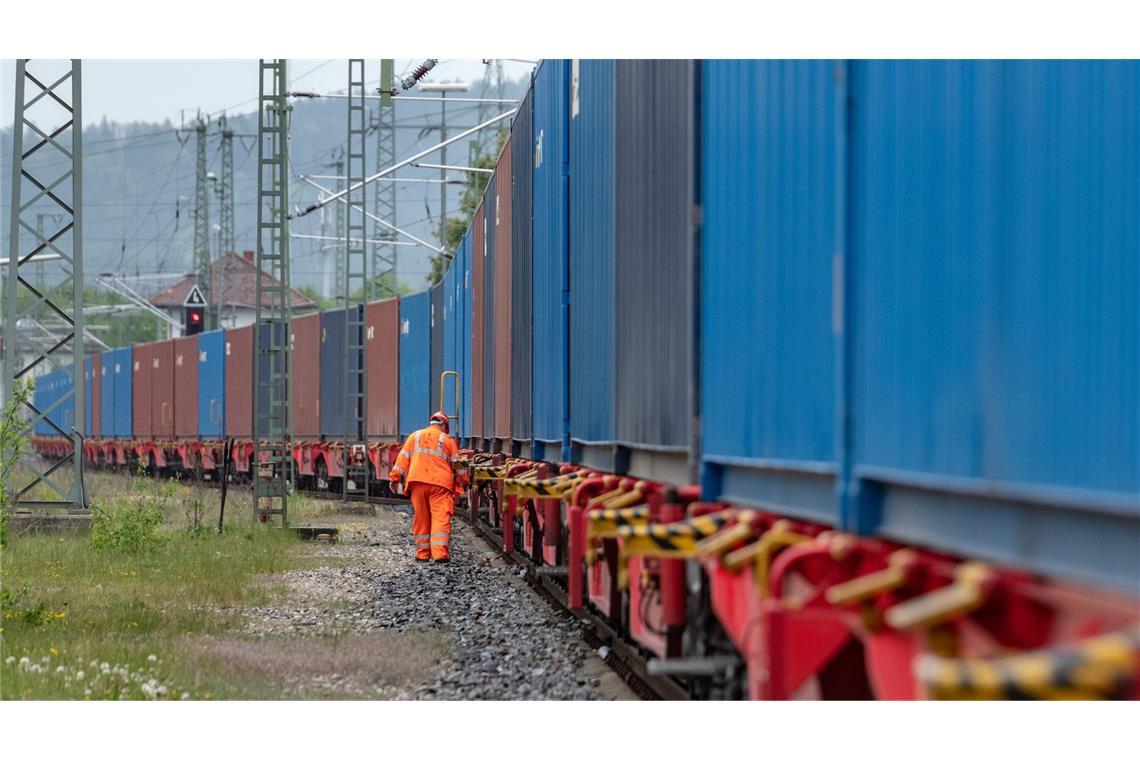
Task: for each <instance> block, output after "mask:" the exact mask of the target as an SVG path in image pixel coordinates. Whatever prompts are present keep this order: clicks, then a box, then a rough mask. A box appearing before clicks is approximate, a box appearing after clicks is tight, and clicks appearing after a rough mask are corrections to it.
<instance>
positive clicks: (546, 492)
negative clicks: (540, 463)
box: [503, 472, 582, 499]
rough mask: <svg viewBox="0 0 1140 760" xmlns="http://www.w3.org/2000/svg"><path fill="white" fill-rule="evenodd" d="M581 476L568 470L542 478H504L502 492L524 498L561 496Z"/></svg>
mask: <svg viewBox="0 0 1140 760" xmlns="http://www.w3.org/2000/svg"><path fill="white" fill-rule="evenodd" d="M581 477H582V474H581V473H578V472H570V473H567V474H565V475H557V476H555V477H552V478H546V479H544V480H538V479H537V478H534V477H526V476H525V475H524V476H522V477H518V478H504V479H503V493H505V494H508V495H510V494H513V495H516V496H521V497H522V498H524V499H549V498H562V496H563V494H565V493H566V491H568V490H570V489H571V488H573V487H574V485H575V484H576V483H577V482H578V481H579V480H580V479H581Z"/></svg>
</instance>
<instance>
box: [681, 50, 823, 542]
mask: <svg viewBox="0 0 1140 760" xmlns="http://www.w3.org/2000/svg"><path fill="white" fill-rule="evenodd" d="M833 79H834V64H833V63H830V62H826V61H739V60H717V61H704V62H702V82H701V213H702V226H701V230H702V237H701V257H702V258H701V277H702V288H701V322H700V324H701V341H700V347H701V348H700V350H701V357H700V361H701V368H702V369H701V438H702V458H701V459H702V466H703V474H702V479H703V485H704V489H705V493H704V496H705V498H711V499H729V500H732V501H734V502H737V503H742V504H756V505H759V504H765V503H768V504H773V503H775V504H779V505H780V506H781V508H782V510H783V511H785V512H787V513H788V514H792V515H798V516H801V517H807V518H810V519H814V520H819V521H821V522H825V523H831V522H834V517H835V495H834V494H835V482H834V476H835V455H834V437H835V436H834V427H833V425H834V406H833V399H834V387H835V386H834V363H833V354H834V338H833V336H832V331H831V266H832V264H831V262H832V257H833V256H834V253H835V250H836V249H835V245H836V242H835V202H834V198H835V192H834V186H835V168H836V166H835V162H836V132H835V99H836V94H835V85H834V81H833Z"/></svg>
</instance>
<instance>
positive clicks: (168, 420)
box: [149, 340, 198, 440]
mask: <svg viewBox="0 0 1140 760" xmlns="http://www.w3.org/2000/svg"><path fill="white" fill-rule="evenodd" d="M150 356H151V362H150V377H149V382H150V384H151V390H150V414H151V420H150V427H151V435H153V436H154V437H155V438H156V439H159V440H171V439H172V438H174V412H175V404H176V402H177V399H178V395H179V394H178V389H177V388H176V387H175V385H174V341H173V340H163V341H159V342H158V343H154V344H153V345H152V346H151V354H150ZM197 405H198V388H197V385H195V387H194V406H195V407H197Z"/></svg>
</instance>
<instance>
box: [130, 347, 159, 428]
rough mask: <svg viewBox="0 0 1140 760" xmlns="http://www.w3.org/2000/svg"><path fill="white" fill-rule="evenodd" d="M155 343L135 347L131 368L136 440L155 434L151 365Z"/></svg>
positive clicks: (132, 416) (132, 420) (132, 409)
mask: <svg viewBox="0 0 1140 760" xmlns="http://www.w3.org/2000/svg"><path fill="white" fill-rule="evenodd" d="M154 346H155V344H154V343H143V344H142V345H138V346H135V349H134V352H133V354H132V356H133V358H134V362H133V364H132V366H131V394H132V395H131V431H132V434H133V435H134V437H135V438H150V437H151V435H152V434H153V432H154V428H153V427H152V426H151V419H150V402H151V387H152V386H151V381H150V363H151V357H152V356H153V354H154Z"/></svg>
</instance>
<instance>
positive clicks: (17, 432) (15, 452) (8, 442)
mask: <svg viewBox="0 0 1140 760" xmlns="http://www.w3.org/2000/svg"><path fill="white" fill-rule="evenodd" d="M34 388H35V385H34V383H32V382H26V381H25V382H18V383H16V386H15V388H13V392H12V401H11V402H9V403H8V404H7V405H5V406H4V409H3V411H2V412H0V547H3V546H7V545H8V507H9V506H11V504H10V501H11V493H10V489H11V488H13V487H14V478H13V474H12V473H13V470H14V469H15V467H16V463H17V462H19V461H20V457H21V456H23V454H24V451H25V450H26V449H27V445H28V441H27V438H26V435H27V432H28V427H29V426H28V423H27V422H26V421H25V420H24V418H23V416H22V415H21V413H20V410H21V409H22V408H23V407H24V405H25V404H27V403H28V401H29V400H30V399H31V397H32V391H33V390H34Z"/></svg>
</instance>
